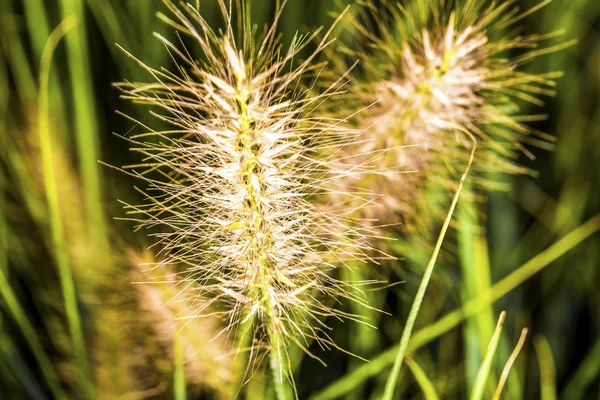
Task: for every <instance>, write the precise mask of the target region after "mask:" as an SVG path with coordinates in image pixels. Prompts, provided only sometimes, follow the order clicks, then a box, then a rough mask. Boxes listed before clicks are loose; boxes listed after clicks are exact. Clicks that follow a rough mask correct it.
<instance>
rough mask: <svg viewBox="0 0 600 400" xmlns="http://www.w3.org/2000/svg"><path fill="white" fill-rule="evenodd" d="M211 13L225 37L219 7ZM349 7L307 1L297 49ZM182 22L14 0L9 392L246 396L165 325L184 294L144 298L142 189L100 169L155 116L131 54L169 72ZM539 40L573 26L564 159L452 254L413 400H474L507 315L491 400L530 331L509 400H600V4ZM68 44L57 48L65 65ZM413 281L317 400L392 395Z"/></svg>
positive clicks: (503, 196) (586, 1)
mask: <svg viewBox="0 0 600 400" xmlns="http://www.w3.org/2000/svg"><path fill="white" fill-rule="evenodd" d="M200 3H201V4H200V8H201V12H202V14H203V15H204V16H205V17H206V19H207V20H208V21H209V22H211V23H212V24H214V26H219V24H220V23H221V21H220V19H219V15H218V9H217V6H216V1H201V2H200ZM335 3H336V2H335V1H333V0H290V1H289V2H288V4H287V7H286V8H285V11H284V15H283V21H282V23H281V24H280V29H281V31H282V34H283V40H284V42H285V43H289V42H290V41H291V39H292V37H293V36H294V34H295V32H296V31H297V30H301V31H305V30H309V29H311V28H312V29H314V28H315V27H317V26H319V25H322V24H324V25H329V24H331V22H332V18H331V17H330V16H329V15H328V13H329V11H331V10H334V9H339V4H338V5H336V4H335ZM338 3H339V2H338ZM518 3H522V6H523V8H529V7H531V6H533V5H534V4H535V3H536V2H535V1H533V0H518ZM162 9H163V8H162V5H161V3H160V2H158V1H152V0H124V1H121V0H109V1H101V0H87V1H84V0H45V1H44V0H3V1H2V2H0V387H2V391H3V393H4V394H10V395H9V398H35V399H44V398H87V397H90V398H91V397H94V396H96V397H97V398H171V397H175V398H184V397H185V396H186V392H187V396H188V397H189V398H228V397H231V396H232V395H233V393H234V392H232V390H234V391H235V385H231V384H230V385H226V384H223V382H230V381H228V379H232V380H234V381H235V379H236V378H231V377H229V378H223V376H224V375H227V373H220V372H218V371H220V370H219V368H225V369H227V368H229V371H230V373H231V374H233V375H236V373H235V369H234V368H233V367H231V366H230V365H228V364H227V363H225V364H223V363H222V362H221V361H219V365H215V359H217V358H219V355H215V354H214V353H210V352H207V351H206V348H204V347H202V345H203V344H202V343H200V344H199V345H198V347H193V346H194V344H193V338H196V339H198V335H197V334H196V331H191V332H187V333H186V332H185V331H182V332H183V333H181V332H180V333H177V332H175V331H174V330H173V329H169V328H168V324H167V325H165V324H164V323H162V324H161V323H160V321H158V322H157V319H160V318H163V319H168V318H170V317H175V316H178V315H182V313H183V315H185V310H178V309H174V308H173V307H171V308H166V311H165V310H162V311H161V313H162V314H165V313H166V316H165V315H163V316H162V317H161V316H157V311H156V310H157V308H160V307H157V306H153V305H152V304H153V303H151V302H150V301H149V299H150V298H154V300H156V297H152V296H159V300H160V296H161V295H163V296H167V297H168V293H166V292H167V289H166V288H163V289H161V290H158V291H157V292H156V293H144V292H143V289H138V288H136V287H135V285H131V282H132V281H137V280H140V279H139V276H138V275H136V274H139V270H138V267H137V264H138V263H139V261H140V260H143V259H144V258H145V259H147V257H150V256H149V253H147V252H145V251H144V249H145V247H146V246H147V244H148V243H146V241H147V239H145V237H144V235H143V233H141V232H140V233H137V234H136V233H133V232H132V226H131V223H129V222H122V221H118V220H115V219H113V218H112V217H113V216H123V211H122V209H121V208H120V205H119V204H118V202H117V199H124V200H127V201H131V199H134V198H136V196H139V195H138V194H137V193H136V192H135V191H134V190H133V186H134V184H135V182H134V181H132V180H131V179H129V178H128V177H126V176H125V175H123V174H120V173H118V172H116V171H114V170H112V169H109V168H107V167H105V166H103V165H101V164H99V163H98V160H101V161H103V162H104V163H107V164H110V165H117V166H121V165H124V164H127V163H129V162H132V161H133V160H132V158H131V156H130V154H129V151H128V144H127V143H126V141H124V140H121V139H118V138H116V137H115V136H113V135H111V132H113V131H114V132H117V133H119V134H122V135H126V134H128V133H129V132H131V131H132V130H133V131H135V129H137V128H135V125H134V124H133V123H132V122H131V121H129V120H127V119H126V118H123V117H121V116H119V115H117V114H116V113H115V110H119V111H121V112H123V113H125V114H128V115H132V116H135V117H136V118H138V119H139V120H140V121H142V122H143V121H144V120H146V119H148V118H150V117H149V116H148V114H145V113H143V111H141V110H140V108H139V107H132V106H131V105H130V104H128V103H126V102H123V101H121V100H119V98H118V93H117V91H116V90H114V89H113V88H112V87H111V84H112V83H113V82H116V81H121V80H123V79H128V80H137V79H145V77H144V76H143V75H142V74H143V71H140V69H139V68H137V67H136V66H135V65H134V64H133V63H132V62H131V60H129V59H127V57H126V56H125V55H124V54H123V53H122V52H120V51H119V50H118V49H117V47H116V46H115V45H114V44H115V43H119V44H120V45H121V46H123V47H124V48H125V49H127V50H129V51H131V52H132V53H134V54H136V55H137V56H138V57H140V59H142V60H144V61H145V62H147V63H148V64H149V65H152V66H159V65H163V66H169V65H170V62H171V60H170V59H169V58H168V55H167V53H166V52H165V51H164V49H163V48H162V47H161V44H160V43H159V41H158V40H156V39H154V38H152V32H153V31H158V32H161V33H164V34H165V35H169V34H171V33H170V32H169V29H168V27H166V26H165V25H164V24H162V23H160V22H159V21H158V19H157V17H156V15H155V14H156V12H157V11H160V10H162ZM273 10H274V1H269V0H253V1H252V15H253V18H254V21H255V22H256V23H258V24H259V25H262V24H264V23H266V22H267V21H270V20H272V16H273V15H272V13H273ZM69 16H75V17H76V22H77V24H76V25H75V26H74V27H72V29H70V30H69V32H68V33H67V34H66V36H65V38H64V40H63V41H60V42H58V41H57V40H58V39H59V38H58V37H57V35H56V34H54V35H53V36H51V33H52V32H53V31H54V29H55V28H56V27H57V26H58V25H59V23H61V21H63V20H64V19H65V18H67V17H69ZM72 22H74V20H67V21H66V22H65V23H64V24H69V23H72ZM63 27H67V26H66V25H63ZM524 29H525V30H526V31H530V32H547V31H552V30H556V29H562V30H564V31H565V37H566V38H567V39H570V38H576V39H578V43H577V44H576V45H575V46H573V47H570V48H568V49H566V50H563V51H560V52H557V53H553V54H550V55H546V56H543V57H542V58H541V59H540V60H538V61H537V62H536V63H534V64H532V68H536V69H539V70H540V71H542V70H543V71H548V70H560V71H563V72H564V76H563V77H562V78H560V79H559V80H558V85H557V88H556V90H557V93H558V95H557V96H556V97H554V98H550V99H548V101H547V102H546V104H545V106H544V107H543V109H540V110H537V111H536V112H540V113H542V114H547V115H548V116H549V117H548V118H547V119H545V120H541V121H537V122H533V123H532V124H533V126H534V127H535V128H537V129H540V130H542V131H544V132H547V133H550V134H551V135H553V136H554V137H555V138H556V143H555V144H556V149H555V150H554V151H551V152H549V151H547V150H545V149H538V148H532V151H533V153H534V154H535V156H536V159H535V160H533V161H532V160H528V159H526V158H525V157H523V159H522V160H520V161H521V162H522V163H524V164H525V165H527V166H528V167H531V168H532V169H534V170H536V171H538V172H539V173H538V176H537V177H505V178H504V179H505V180H506V183H507V188H508V190H507V191H506V192H497V193H490V194H489V196H488V199H487V203H486V204H487V205H486V210H485V211H486V214H487V218H485V220H484V221H483V222H482V223H481V225H482V227H481V229H474V230H473V231H472V232H462V234H464V235H466V241H465V240H463V242H462V246H465V247H463V248H460V249H458V248H454V247H453V243H452V241H449V243H448V244H447V246H446V247H447V248H446V250H447V252H448V253H449V254H450V255H451V256H450V257H448V258H446V259H444V260H443V262H441V263H440V264H439V265H438V266H437V267H436V271H437V272H436V275H435V276H434V279H433V281H432V283H431V286H430V288H429V291H428V294H427V296H426V299H425V303H424V305H423V308H422V310H421V314H420V316H419V319H418V320H417V332H416V334H415V336H414V337H413V340H412V342H411V347H410V349H412V350H413V351H412V352H411V354H410V360H409V362H408V366H407V367H405V368H404V369H403V370H402V375H401V378H400V380H399V382H400V383H399V387H398V389H397V391H396V394H397V395H398V396H401V398H422V397H423V396H424V394H423V393H425V395H426V397H427V398H434V397H431V396H432V395H431V393H430V394H429V395H427V393H428V392H427V387H428V385H432V387H433V388H435V391H436V392H437V394H438V395H439V396H440V397H441V398H449V399H451V398H465V397H466V396H467V395H468V394H469V392H470V390H471V388H472V387H473V386H474V384H475V382H476V377H475V375H476V372H477V370H478V368H479V366H480V365H481V363H482V360H483V357H484V355H485V352H486V348H487V345H488V343H489V340H490V338H491V336H492V333H493V331H494V326H495V323H496V320H497V318H498V316H499V315H500V312H501V311H502V310H505V311H506V312H507V317H506V322H505V325H504V330H503V335H502V337H501V339H500V342H499V347H498V349H499V350H498V352H497V354H496V357H495V361H494V365H493V368H492V372H491V374H490V379H489V381H488V384H487V385H488V386H490V387H489V388H486V389H485V390H488V391H490V393H492V392H491V391H492V390H493V388H495V382H497V380H498V378H499V376H500V374H501V371H502V368H503V366H504V364H505V362H506V360H507V358H508V356H509V354H510V353H511V351H512V349H513V346H514V345H515V344H516V342H517V340H518V337H519V332H520V331H521V329H522V328H524V327H528V328H529V329H530V335H529V337H528V339H527V341H526V342H525V345H524V348H523V350H522V352H521V354H520V355H519V358H518V359H517V361H516V363H515V365H514V366H513V369H512V372H511V374H510V377H509V379H508V382H507V387H506V389H505V394H504V395H505V397H506V398H510V399H519V398H527V399H530V398H540V397H541V398H543V399H553V398H562V399H581V398H590V399H596V398H600V397H599V395H598V393H600V378H599V376H600V308H599V307H598V305H599V304H600V297H599V296H600V295H599V291H598V290H597V288H598V287H600V286H599V285H600V269H599V268H598V265H599V263H600V242H599V239H600V236H599V235H598V233H593V232H595V230H596V229H598V227H599V226H600V222H599V221H598V218H596V219H593V220H591V222H590V223H588V224H587V225H584V226H583V228H581V229H579V230H576V229H578V227H579V226H580V225H581V224H583V223H585V222H586V221H588V220H589V219H590V218H592V217H594V215H595V214H597V213H598V212H599V211H600V191H599V190H598V189H597V188H598V187H600V186H599V183H600V182H599V178H600V174H599V171H600V163H599V161H598V160H599V159H600V102H599V99H600V3H598V2H596V1H594V0H570V1H567V0H555V1H554V2H552V3H551V4H549V5H548V6H546V7H544V8H543V9H541V10H540V11H538V12H537V13H536V14H535V16H534V18H528V19H527V24H526V25H525V26H524ZM48 43H49V44H52V43H55V44H57V47H56V52H55V53H54V55H52V54H50V53H49V52H48V48H49V47H48ZM45 48H46V55H44V49H45ZM50 60H51V63H52V64H51V69H50V70H49V71H50V72H49V75H47V80H46V79H45V73H44V71H45V70H46V69H47V68H48V65H47V62H48V61H50ZM45 63H46V64H45ZM461 212H463V213H464V212H465V210H462V211H461V210H459V215H460V214H461ZM467 215H468V213H467ZM574 230H575V233H574V234H570V232H573V231H574ZM590 234H591V237H589V238H586V237H587V236H590ZM584 239H585V240H584ZM548 249H549V250H548ZM452 255H454V257H452ZM459 255H460V259H461V261H460V264H461V266H460V267H459V266H458V264H459V262H458V261H457V260H458V256H459ZM528 260H533V261H532V262H530V263H527V262H528ZM406 267H407V266H406V265H404V264H403V263H402V262H399V263H398V268H396V272H395V274H393V275H392V276H389V277H388V278H389V279H390V280H391V281H392V282H400V281H402V282H404V283H403V284H401V285H395V286H393V287H390V288H389V289H386V290H382V291H378V292H374V293H372V294H371V295H372V296H373V298H372V300H373V301H374V302H375V304H379V305H381V307H382V308H383V309H384V310H385V311H386V312H387V313H388V314H389V315H388V314H385V315H383V314H377V315H374V318H375V321H374V324H375V325H377V326H378V328H379V329H377V330H371V329H364V328H361V327H358V326H354V325H352V324H348V323H346V324H345V325H341V324H334V325H335V326H334V327H335V330H334V331H333V333H332V335H333V337H334V338H335V339H336V340H337V342H338V343H339V344H340V345H341V346H342V347H344V348H347V349H349V350H350V351H352V352H353V353H356V354H358V355H360V356H362V357H365V358H367V359H371V360H373V362H371V363H370V364H366V363H364V362H363V361H360V360H358V359H355V358H352V357H350V356H348V355H347V354H344V353H341V352H335V351H332V352H325V353H319V355H320V356H322V357H323V358H324V360H325V361H326V362H327V364H328V367H324V366H322V365H320V364H319V363H317V362H316V361H314V360H311V359H308V358H305V359H300V358H301V356H298V360H297V361H298V365H299V366H298V367H297V368H296V371H295V374H296V382H297V385H298V390H299V396H300V398H308V397H309V396H311V395H312V396H315V398H333V397H337V396H345V398H349V399H363V398H369V397H371V398H378V396H380V393H381V392H382V390H383V385H384V384H385V380H386V378H387V373H388V371H389V367H390V365H391V361H393V356H394V352H393V349H392V346H394V345H395V344H397V342H398V339H399V337H400V334H401V331H402V326H403V324H404V321H405V320H406V315H407V313H408V309H409V307H410V303H411V299H412V298H413V295H414V293H415V291H416V287H417V286H418V284H419V281H420V277H421V273H422V270H423V268H424V265H411V266H410V268H406ZM538 271H540V272H539V273H535V274H534V272H538ZM511 274H513V275H511ZM530 275H531V277H530ZM507 276H508V277H509V278H508V279H507V280H503V279H504V278H505V277H507ZM525 278H529V279H525ZM522 281H523V282H522ZM499 282H500V284H498V283H499ZM494 285H496V286H494ZM505 292H506V293H505ZM496 297H498V299H497V301H495V302H494V303H493V304H489V303H491V302H486V299H490V298H492V299H494V300H495V299H496ZM473 299H474V300H473ZM157 304H160V302H159V303H157ZM461 307H462V309H461ZM175 308H176V307H175ZM445 316H446V317H445ZM448 316H449V317H448ZM465 320H466V322H465ZM440 321H441V322H440ZM198 329H199V330H200V331H201V330H203V329H212V328H207V327H199V328H198ZM200 336H202V335H200ZM181 342H183V343H184V344H183V345H185V346H188V347H186V349H187V348H189V346H192V347H193V348H198V349H204V350H202V351H200V353H199V354H197V357H196V363H199V367H198V368H199V369H197V370H194V371H195V373H190V367H189V365H186V373H185V374H184V372H183V369H182V368H181V360H182V359H183V356H182V353H181V351H180V350H181V349H180V350H177V345H176V344H177V343H180V345H181ZM183 345H182V346H183ZM174 348H176V349H175V350H174ZM389 349H392V350H389ZM417 350H418V351H417ZM221 357H224V356H222V355H221ZM232 363H233V362H232ZM188 364H190V363H188ZM174 366H175V368H174ZM231 371H234V372H231ZM194 374H195V375H196V379H193V375H194ZM184 375H185V377H184ZM189 375H192V379H190V377H189ZM237 375H239V373H238V374H237ZM223 379H224V380H223ZM340 379H341V380H340ZM186 383H187V390H186V388H185V387H184V385H186ZM266 386H267V388H266V389H265V388H264V387H263V384H262V383H261V377H260V374H258V375H257V378H256V379H254V380H253V382H252V383H251V384H250V385H249V386H248V387H247V388H246V389H245V391H246V392H247V394H246V395H247V397H248V398H252V397H255V398H263V397H266V396H270V395H271V394H270V392H269V388H268V385H266ZM232 388H233V389H232ZM326 388H327V389H326ZM324 389H326V390H325V391H323V390H324Z"/></svg>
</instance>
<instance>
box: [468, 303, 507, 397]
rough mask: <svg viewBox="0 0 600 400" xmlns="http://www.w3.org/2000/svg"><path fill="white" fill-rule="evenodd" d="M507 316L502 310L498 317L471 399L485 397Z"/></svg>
mask: <svg viewBox="0 0 600 400" xmlns="http://www.w3.org/2000/svg"><path fill="white" fill-rule="evenodd" d="M505 318H506V312H504V311H502V313H501V314H500V318H499V319H498V324H497V325H496V330H495V331H494V335H493V336H492V339H491V340H490V344H489V345H488V350H487V353H486V355H485V358H484V359H483V362H482V364H481V368H479V371H478V372H477V376H476V377H475V385H474V386H473V391H472V392H471V397H470V398H471V400H481V399H482V398H483V394H484V390H485V384H486V382H487V380H488V378H489V376H490V371H491V370H492V362H493V360H494V355H495V354H496V349H497V348H498V343H500V334H501V333H502V327H503V326H504V319H505Z"/></svg>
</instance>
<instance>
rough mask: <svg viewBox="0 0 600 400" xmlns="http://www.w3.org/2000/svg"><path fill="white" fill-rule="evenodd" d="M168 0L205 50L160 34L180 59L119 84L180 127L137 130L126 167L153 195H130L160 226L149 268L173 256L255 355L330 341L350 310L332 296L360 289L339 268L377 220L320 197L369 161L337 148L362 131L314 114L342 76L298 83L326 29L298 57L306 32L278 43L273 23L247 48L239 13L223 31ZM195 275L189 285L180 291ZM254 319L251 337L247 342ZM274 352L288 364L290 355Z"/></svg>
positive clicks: (180, 281)
mask: <svg viewBox="0 0 600 400" xmlns="http://www.w3.org/2000/svg"><path fill="white" fill-rule="evenodd" d="M166 4H167V5H168V7H169V8H170V9H171V11H172V12H173V14H174V15H175V17H176V18H177V20H178V21H177V23H176V24H173V25H174V26H181V27H185V29H184V28H181V30H183V33H187V34H188V35H190V36H191V37H192V39H193V45H194V46H196V47H197V48H198V49H201V51H202V52H203V56H204V59H205V60H206V61H205V62H204V63H202V64H199V63H197V62H196V61H194V60H193V59H192V58H191V57H190V56H189V55H188V54H189V53H188V52H187V50H186V49H181V48H180V46H175V45H174V44H172V43H170V42H168V41H167V40H166V39H164V38H161V40H162V41H163V42H164V43H165V45H166V47H167V49H168V50H169V51H170V52H171V54H172V56H173V58H174V59H175V60H176V62H177V64H178V71H177V72H176V73H172V72H169V71H166V70H163V69H161V70H157V69H153V68H150V67H148V66H146V65H144V64H143V63H142V62H141V61H138V63H139V64H140V65H142V66H143V67H144V68H145V69H146V70H147V71H148V72H150V74H151V75H152V76H153V77H154V78H155V79H156V81H157V82H155V83H151V84H130V83H122V84H120V85H118V87H119V88H120V89H121V90H122V91H123V93H124V97H125V98H127V99H131V100H132V101H134V102H137V103H141V104H147V105H150V106H153V108H154V109H155V110H160V113H157V114H155V115H156V116H157V117H158V118H159V119H160V120H162V121H163V122H166V123H168V124H170V125H171V126H172V129H170V130H167V131H150V132H144V133H142V134H138V135H136V136H133V137H132V138H130V139H129V140H130V141H131V143H132V146H133V147H134V150H135V151H137V152H138V153H140V154H141V155H143V156H144V160H143V162H142V163H141V164H140V165H138V166H134V167H132V169H131V170H130V171H129V172H128V173H130V174H132V175H135V176H136V177H138V178H140V179H142V180H143V181H145V182H146V184H147V185H148V187H147V189H146V191H145V196H146V202H145V203H144V204H141V205H129V206H127V207H126V208H127V210H128V211H129V212H130V214H131V215H132V220H133V221H136V222H138V223H139V224H140V225H139V226H140V227H145V228H149V229H151V230H153V233H151V235H152V236H153V237H154V238H155V239H156V240H155V245H154V248H155V249H156V251H157V256H158V257H159V260H160V261H158V262H157V263H156V264H155V265H154V266H153V267H154V268H161V267H168V268H178V269H179V271H181V273H180V274H179V276H178V278H177V281H176V283H174V285H175V286H177V287H180V288H181V289H182V290H181V294H180V295H179V296H178V297H182V296H187V297H186V300H188V301H189V302H190V304H196V305H197V307H196V308H195V314H194V315H190V316H189V317H190V318H194V317H201V316H202V315H204V314H205V313H206V312H208V311H207V310H208V309H210V310H211V312H213V313H214V314H215V315H220V316H222V317H223V318H224V319H226V320H227V321H228V324H229V328H228V332H229V333H231V334H234V335H237V336H238V344H237V345H238V346H239V347H241V348H246V347H250V349H251V350H250V351H251V358H254V359H256V358H257V357H256V355H255V354H256V350H259V349H264V348H266V349H271V350H272V351H273V352H278V353H281V352H284V353H285V351H286V348H287V346H288V345H289V343H292V342H293V343H296V344H298V345H299V346H301V347H303V348H305V347H308V343H309V339H314V340H316V341H317V343H320V344H321V345H322V346H323V347H331V346H335V345H334V344H333V343H332V342H331V340H330V339H329V337H328V336H327V335H324V334H322V332H323V330H325V329H327V328H326V326H325V325H324V323H323V320H324V319H325V318H326V317H328V316H333V317H337V318H341V317H346V315H345V314H344V313H343V312H341V311H338V310H335V309H333V308H330V307H329V306H327V305H326V304H325V303H324V302H323V298H327V297H330V298H333V299H336V300H338V299H340V298H351V299H352V300H355V301H358V302H360V301H361V299H360V298H358V297H357V295H356V294H351V293H356V291H349V290H347V289H346V286H347V284H346V283H343V282H341V281H338V280H337V279H336V278H335V277H334V274H333V273H332V270H334V269H335V268H336V267H338V266H343V265H344V263H346V262H348V261H349V260H352V261H354V260H357V259H358V260H362V259H365V258H367V253H368V252H367V251H366V248H367V246H368V245H367V241H366V237H365V235H367V234H368V233H367V232H363V231H362V229H361V227H360V222H357V221H349V220H348V219H349V217H347V215H348V214H350V211H349V210H348V209H346V208H344V207H338V208H337V209H332V208H330V207H322V206H319V205H315V204H319V203H313V202H312V201H311V199H313V198H314V197H323V196H326V194H327V193H328V192H330V191H331V190H332V189H331V187H332V182H335V181H337V180H339V179H340V178H341V177H342V176H347V175H348V174H351V173H357V172H359V171H363V170H365V169H366V168H367V166H357V167H355V168H354V169H353V170H351V171H349V170H348V169H346V168H345V166H344V165H343V164H342V163H341V162H339V161H336V158H337V157H338V156H337V153H339V150H340V149H342V148H344V147H345V146H348V144H349V143H351V142H352V141H353V140H355V139H356V137H357V136H358V135H359V134H360V132H357V131H355V130H353V129H350V128H347V127H345V126H344V125H343V124H341V123H340V122H341V121H339V120H336V119H331V118H329V117H320V116H319V112H318V109H319V107H320V105H321V104H322V103H323V102H324V101H325V100H328V99H330V98H331V97H332V96H334V95H335V93H336V91H337V90H338V89H337V87H338V85H337V84H336V85H333V86H331V87H329V88H327V89H326V90H324V91H323V92H321V93H313V91H310V90H308V89H303V88H304V87H310V86H305V85H304V83H305V82H306V81H307V80H308V81H309V83H308V85H310V80H311V79H313V78H314V76H315V75H318V71H315V67H314V65H312V64H311V61H312V60H313V58H314V57H315V56H316V54H318V53H319V52H321V51H322V50H323V48H324V47H325V46H326V45H327V44H328V40H329V37H328V34H326V35H325V36H324V38H323V39H322V40H321V41H320V42H317V43H316V52H315V53H314V54H312V55H310V56H309V57H308V58H307V59H306V60H305V61H303V62H300V63H296V62H295V59H296V58H298V53H299V51H300V50H302V49H303V48H304V47H305V46H306V41H297V42H295V44H294V45H293V46H292V47H291V48H290V49H289V50H288V51H287V52H286V53H284V54H280V53H279V52H277V51H276V50H275V49H276V48H278V43H277V41H276V40H275V39H274V36H273V35H272V33H267V35H266V36H265V38H264V39H262V41H260V42H258V43H253V42H252V40H251V39H254V38H252V37H249V35H250V33H249V32H244V35H246V36H245V39H244V40H243V42H244V43H245V44H246V45H245V46H244V47H241V48H240V47H238V44H237V43H236V42H235V41H234V39H233V38H234V32H233V29H232V28H231V26H229V27H228V29H227V31H226V32H224V34H223V35H220V34H218V33H216V32H213V31H212V30H210V28H209V27H208V25H207V24H206V22H204V20H203V19H202V17H201V16H200V15H199V14H198V13H197V11H196V10H195V9H193V8H191V7H187V8H184V9H182V10H180V9H178V8H176V7H175V6H174V5H173V4H172V3H170V2H166ZM221 5H222V6H223V7H222V9H223V10H227V7H225V4H223V3H222V4H221ZM224 12H225V15H224V17H225V19H226V20H230V18H231V17H230V15H229V14H228V12H227V11H224ZM269 32H271V31H269ZM314 37H315V36H314V35H313V36H310V37H309V38H308V39H307V40H313V39H314ZM132 57H133V56H132ZM136 61H137V60H136ZM334 97H335V96H334ZM353 207H361V205H356V204H354V205H353ZM155 228H156V229H155ZM157 229H158V230H157ZM190 288H191V289H192V291H193V292H194V293H193V294H192V295H184V294H183V293H189V292H190V290H189V289H190ZM184 289H185V290H184ZM175 291H176V290H175ZM199 299H203V301H198V300H199ZM248 326H250V331H251V332H250V339H249V341H248V343H246V344H244V343H239V341H240V340H241V341H242V342H243V341H244V340H247V339H240V338H242V337H243V336H244V335H245V334H246V333H247V330H248V328H247V327H248ZM276 358H277V359H278V360H279V362H280V365H279V367H277V368H279V369H284V370H285V371H283V372H284V373H286V374H287V369H288V365H287V364H286V363H287V362H286V361H285V360H286V358H287V357H286V355H285V354H278V355H277V357H276ZM274 369H276V368H274Z"/></svg>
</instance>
